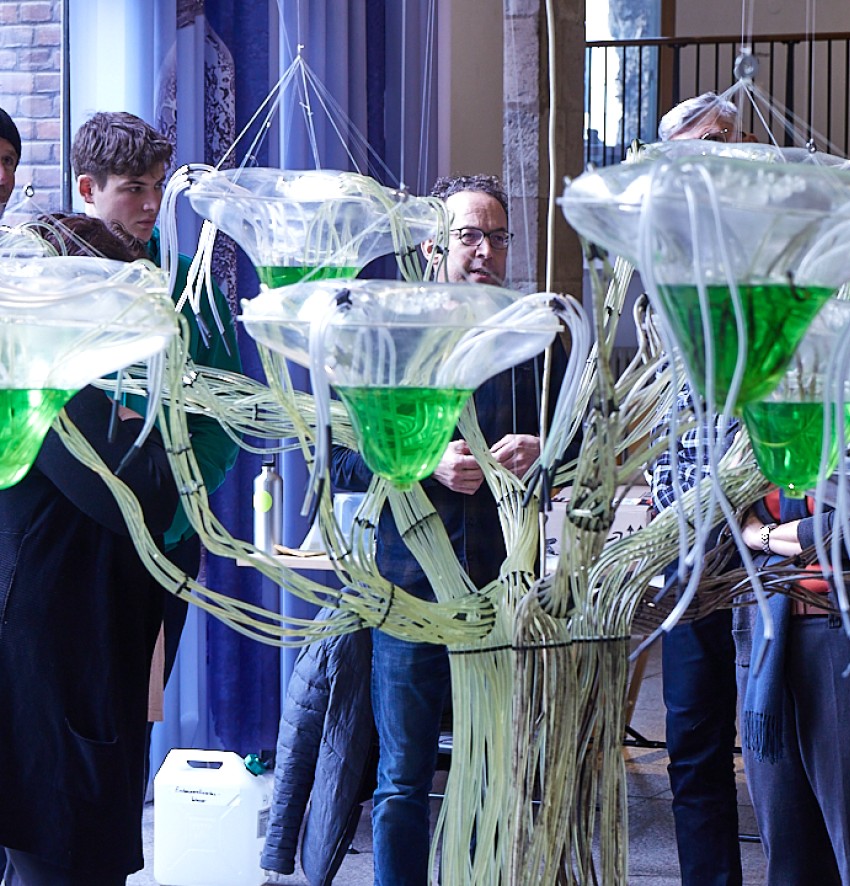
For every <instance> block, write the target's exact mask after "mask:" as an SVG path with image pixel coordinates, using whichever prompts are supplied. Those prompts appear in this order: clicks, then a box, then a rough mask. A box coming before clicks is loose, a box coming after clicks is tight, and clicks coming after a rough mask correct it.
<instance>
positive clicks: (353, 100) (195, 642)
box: [152, 0, 436, 772]
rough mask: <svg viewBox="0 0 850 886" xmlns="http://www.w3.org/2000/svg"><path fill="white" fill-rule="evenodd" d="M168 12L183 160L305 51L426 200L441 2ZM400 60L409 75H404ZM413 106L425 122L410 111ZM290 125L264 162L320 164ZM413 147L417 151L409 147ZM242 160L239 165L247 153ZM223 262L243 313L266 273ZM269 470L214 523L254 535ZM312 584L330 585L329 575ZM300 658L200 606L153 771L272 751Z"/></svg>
mask: <svg viewBox="0 0 850 886" xmlns="http://www.w3.org/2000/svg"><path fill="white" fill-rule="evenodd" d="M156 4H157V10H158V21H157V33H158V39H159V48H158V49H157V55H158V57H159V64H160V71H161V72H169V71H171V70H172V69H173V70H174V72H175V73H174V77H175V80H176V85H175V86H174V87H173V88H170V87H169V84H170V83H171V81H170V80H169V77H168V76H163V74H162V73H161V75H160V78H159V83H158V87H157V95H158V100H157V103H158V118H159V119H158V123H159V124H160V125H161V126H162V127H164V128H168V126H174V128H175V138H176V142H177V144H178V152H177V153H178V161H179V162H186V161H187V160H197V159H198V158H199V156H200V153H199V144H198V142H199V140H200V133H201V132H203V156H204V160H205V162H208V163H216V162H218V160H219V159H220V157H221V151H222V150H223V149H224V148H226V147H229V144H230V143H232V140H233V138H234V137H235V134H237V133H239V132H241V131H242V129H243V127H244V126H245V124H246V123H247V121H248V120H249V118H250V117H251V116H252V115H253V113H254V112H255V111H256V109H257V108H258V107H259V105H260V104H261V102H262V101H263V99H265V98H266V96H267V94H268V92H269V89H270V86H271V84H273V83H274V82H275V81H276V80H277V79H278V77H279V76H280V73H282V71H283V70H284V69H285V68H286V66H287V65H288V64H289V63H290V61H291V60H292V57H293V54H294V53H296V52H297V51H298V50H297V47H298V45H299V44H301V45H302V46H303V49H302V50H301V51H302V52H303V53H304V58H305V59H306V60H307V63H308V64H309V66H310V68H311V70H312V71H313V72H314V73H315V75H316V77H317V79H318V80H319V81H320V82H321V83H322V84H323V85H324V87H326V88H327V90H328V91H329V92H330V93H331V95H332V96H333V98H334V101H335V102H336V103H337V104H338V105H339V107H340V109H341V111H342V113H343V114H344V115H345V117H346V118H347V119H348V120H349V121H351V125H352V127H355V128H356V130H357V132H359V133H360V134H362V136H363V137H364V138H365V140H367V141H368V143H369V145H370V146H371V153H370V154H369V155H368V156H365V155H363V156H358V155H357V154H356V150H355V143H356V141H357V140H356V138H355V137H354V135H353V134H352V133H353V132H354V130H353V129H348V128H346V129H345V133H346V134H347V135H348V143H349V146H350V149H351V150H352V151H353V152H354V153H355V160H356V163H357V166H358V168H359V169H360V171H362V172H368V173H369V174H371V175H373V176H374V177H376V178H378V179H379V180H381V181H383V182H384V183H387V184H397V183H398V182H399V181H407V182H409V183H410V185H411V189H412V190H414V191H416V190H417V187H416V183H417V182H418V181H427V182H428V183H430V181H431V179H432V177H433V171H434V166H435V157H434V152H428V153H427V154H425V155H423V154H422V152H421V151H420V150H419V144H420V140H421V133H422V126H421V123H420V121H421V120H422V110H421V105H422V100H423V98H422V97H423V95H426V96H431V95H433V91H428V90H426V89H424V87H423V76H424V75H423V72H425V71H426V65H425V63H424V59H425V56H426V54H427V52H428V51H429V47H428V46H427V41H426V40H425V39H424V38H423V37H421V34H424V33H425V23H426V22H427V21H428V16H429V15H430V14H431V13H430V12H429V10H430V9H431V5H432V4H431V0H402V3H401V4H398V5H397V4H386V3H385V2H384V0H351V2H349V3H347V4H340V3H339V2H333V0H309V2H306V0H296V2H289V0H287V2H285V3H282V4H279V6H280V7H281V9H280V21H279V22H278V21H276V20H274V16H271V17H269V15H268V8H267V6H266V4H246V3H244V2H241V0H205V2H204V3H198V2H190V0H156ZM388 6H389V7H390V8H389V9H388V8H387V7H388ZM408 6H409V7H410V9H408V8H407V7H408ZM175 25H176V26H175ZM278 26H280V31H279V32H278V30H277V29H278ZM403 33H404V36H402V34H403ZM404 41H406V42H404ZM402 43H404V46H405V47H406V49H405V50H404V51H402V49H401V48H400V47H401V45H402ZM201 47H203V48H201ZM278 50H279V53H278ZM278 54H279V62H278V61H277V59H276V56H277V55H278ZM402 63H404V64H406V65H407V66H408V69H409V70H408V71H407V73H406V74H405V75H404V76H401V71H400V65H401V64H402ZM402 84H403V85H404V92H405V95H404V96H402V95H401V89H402ZM427 103H430V104H428V108H427V110H428V111H429V112H433V107H432V106H431V105H432V104H433V100H432V99H431V98H430V97H429V98H428V99H427V102H426V104H427ZM407 107H410V108H413V109H415V113H411V114H408V113H407V112H406V108H407ZM169 115H171V116H169ZM433 116H434V119H436V115H435V114H433ZM172 118H173V119H172ZM312 119H313V123H314V132H315V144H316V146H317V150H318V156H319V162H320V165H321V166H323V167H325V168H336V169H350V168H352V163H351V161H350V159H349V155H348V152H347V151H346V150H345V148H344V147H343V145H342V144H341V142H340V138H339V135H338V133H337V130H336V128H335V127H334V125H333V124H332V123H331V121H330V120H328V119H327V118H326V117H325V116H324V115H323V114H321V113H319V112H314V115H313V118H312ZM187 121H189V122H188V123H187ZM337 123H338V121H337ZM278 125H279V131H280V142H279V144H269V143H264V144H263V145H262V146H261V148H260V150H259V152H258V156H257V163H258V164H259V165H279V166H283V167H286V168H291V169H303V168H312V167H313V166H314V165H315V155H314V152H313V149H312V147H311V139H310V138H308V134H307V130H306V128H305V126H304V124H303V115H302V114H301V113H300V107H299V106H298V104H297V102H295V103H293V102H292V101H290V102H289V103H287V102H284V103H283V106H282V110H281V113H280V117H279V121H278ZM429 131H430V130H429ZM402 133H403V134H402ZM247 143H248V142H245V144H247ZM405 144H407V145H414V146H415V149H413V148H410V149H408V150H405V148H404V145H405ZM181 146H182V149H181ZM187 152H188V156H187ZM423 156H424V159H423ZM236 159H237V161H239V160H241V153H240V154H239V155H238V156H237V158H236ZM402 167H403V168H402ZM421 189H422V188H421V187H420V188H418V190H421ZM181 222H182V224H183V226H184V227H182V228H181V242H183V241H182V238H183V236H184V234H183V231H184V230H189V231H190V233H189V235H188V236H191V230H193V227H194V228H196V227H197V219H190V218H183V219H181ZM222 255H223V257H222V258H220V259H219V262H218V264H217V265H216V267H215V274H216V277H217V279H218V280H219V281H220V282H224V284H225V285H226V288H227V291H228V296H229V298H230V300H231V303H232V306H233V307H234V309H236V306H237V304H238V299H240V298H245V297H251V296H252V295H253V294H254V293H255V292H256V289H257V285H258V283H257V277H256V274H255V272H254V270H253V268H252V266H251V264H250V262H249V261H248V259H247V258H246V257H245V256H244V254H243V253H242V252H241V250H238V249H234V248H233V247H230V248H229V249H228V247H227V246H226V244H225V246H224V248H223V251H222ZM394 273H395V269H394V263H392V262H387V261H386V260H385V261H383V262H381V263H380V264H373V265H372V266H370V268H368V269H367V271H366V273H365V276H392V275H394ZM239 339H240V348H241V354H242V362H243V368H244V371H245V373H246V374H247V375H250V376H253V377H255V378H262V377H263V375H262V370H261V368H260V365H259V361H258V358H257V353H256V349H255V347H254V344H253V341H252V340H251V339H250V338H249V337H247V336H246V335H244V333H243V331H242V330H241V329H239ZM292 374H293V378H294V381H295V383H296V385H297V386H300V387H301V388H302V389H304V390H308V389H309V388H308V379H307V373H306V371H305V370H302V369H300V368H299V367H292ZM253 442H256V443H259V445H262V443H260V441H253ZM279 461H280V465H279V469H280V470H281V473H282V475H283V477H284V484H285V501H284V512H285V525H284V542H285V543H286V544H288V545H291V546H297V545H298V544H300V542H301V541H302V539H303V538H304V535H305V534H306V532H307V529H308V527H307V526H306V525H305V521H304V518H302V517H301V516H300V513H299V511H300V507H301V503H302V499H303V493H304V488H305V483H306V469H305V466H304V463H303V459H302V458H301V457H300V455H299V454H298V453H294V452H293V453H287V454H286V455H285V456H283V457H282V458H281V459H280V460H279ZM259 468H260V457H259V456H257V455H252V454H250V453H245V452H243V453H242V454H241V455H240V457H239V460H238V462H237V464H236V466H235V468H234V469H233V470H232V471H231V472H230V474H229V475H228V478H227V480H226V482H225V484H224V485H223V486H222V487H221V489H219V490H218V492H216V494H215V495H214V496H213V497H212V506H213V509H214V511H215V513H216V514H217V516H218V517H219V518H220V519H221V520H222V522H223V523H224V525H225V526H226V527H227V529H228V531H230V532H231V533H232V534H233V535H234V536H236V537H241V538H250V537H251V533H252V526H253V515H252V509H251V494H252V482H253V478H254V476H255V475H256V474H257V473H258V472H259ZM204 567H205V574H204V575H203V578H204V580H205V582H206V583H207V584H208V585H209V587H210V588H213V589H216V590H220V591H223V592H225V593H228V594H231V595H233V596H236V597H239V598H240V599H243V600H250V601H251V602H256V603H258V604H260V605H263V606H265V607H266V608H269V609H274V610H278V609H281V610H282V611H283V612H284V613H285V614H287V615H297V616H305V615H307V616H312V614H313V610H312V609H311V607H310V606H309V605H308V604H305V603H304V602H303V601H301V600H299V599H296V598H294V597H291V596H290V595H284V599H281V595H280V591H279V589H278V588H277V587H275V586H274V585H273V584H271V583H270V582H268V581H267V580H265V579H263V578H262V577H261V576H259V575H258V574H257V573H255V572H254V571H253V570H250V569H245V568H240V567H237V566H236V565H235V564H234V563H232V562H231V561H226V560H222V559H220V558H218V557H214V556H208V557H206V558H205V564H204ZM310 577H312V578H314V579H316V580H322V575H321V574H318V573H313V574H312V575H311V576H310ZM332 580H334V579H332ZM190 609H191V608H190ZM294 655H295V652H294V651H291V650H290V651H286V652H284V653H283V654H282V655H281V653H280V652H279V650H277V649H274V648H271V647H268V646H265V645H263V644H260V643H257V642H256V641H253V640H250V639H247V638H245V637H242V636H241V635H239V634H237V633H236V632H235V631H233V630H231V629H230V628H229V627H226V626H225V625H223V624H221V623H219V622H218V621H217V620H215V619H213V618H208V617H207V616H205V615H204V614H203V613H199V612H197V611H196V610H191V611H190V616H189V620H188V622H187V625H186V629H185V631H184V635H183V639H182V641H181V648H180V654H179V656H178V663H177V666H176V668H175V672H174V674H173V675H172V679H171V680H170V682H169V685H168V688H167V690H166V700H165V703H166V721H165V723H163V724H159V725H158V726H157V727H156V729H155V731H154V749H153V760H152V763H153V767H152V769H153V771H154V772H155V771H156V767H157V765H158V763H159V762H160V761H161V760H162V759H163V758H164V756H165V753H167V751H168V749H169V748H170V747H175V746H201V747H210V748H226V749H228V750H234V751H236V752H238V753H240V754H247V753H252V752H261V751H263V750H266V749H271V748H273V747H274V746H275V741H276V735H277V725H278V718H279V714H280V703H281V697H282V691H283V690H284V687H285V685H286V681H287V679H288V674H289V671H290V669H291V665H292V662H293V660H294Z"/></svg>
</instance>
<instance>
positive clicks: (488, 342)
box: [241, 280, 559, 488]
mask: <svg viewBox="0 0 850 886" xmlns="http://www.w3.org/2000/svg"><path fill="white" fill-rule="evenodd" d="M550 301H551V299H550V297H549V296H548V295H545V294H539V295H533V296H524V297H522V296H518V295H517V294H516V293H514V292H510V291H509V290H506V289H500V288H498V287H494V286H477V285H473V284H468V283H460V284H451V283H445V284H438V283H433V284H422V283H403V282H396V281H380V280H373V281H359V280H355V281H350V285H346V286H342V285H341V284H340V281H336V282H332V281H319V282H316V283H303V284H298V285H296V286H293V287H289V288H288V289H287V290H286V292H285V293H283V292H278V291H274V290H269V291H266V292H263V293H261V294H260V295H259V296H258V297H257V298H255V299H253V300H251V301H250V302H247V301H246V302H243V313H242V317H241V320H242V322H243V323H244V324H245V328H246V329H247V331H248V332H249V334H250V335H251V336H252V337H253V338H255V339H256V340H257V341H259V342H262V343H263V344H265V345H267V346H268V347H270V348H272V349H274V350H276V351H279V352H280V353H282V354H284V355H285V356H286V357H288V358H289V359H291V360H294V361H295V362H297V363H301V364H303V365H310V362H311V359H315V358H316V356H317V355H316V342H317V334H316V331H317V329H320V330H321V333H320V337H319V340H320V347H321V350H322V355H321V356H322V363H323V367H324V370H325V372H326V373H327V377H328V380H329V381H330V383H331V384H332V385H333V386H334V388H335V389H336V390H337V392H338V393H339V395H340V397H341V399H342V401H343V402H344V403H345V405H346V408H347V409H348V413H349V415H350V417H351V421H352V424H353V426H354V429H355V432H356V433H357V436H358V440H359V443H360V448H361V452H362V454H363V457H364V459H365V460H366V463H367V464H368V465H369V467H370V468H371V469H372V470H373V471H374V472H375V473H377V474H380V475H381V476H383V477H386V478H387V479H389V480H391V481H392V482H393V483H394V484H396V485H397V486H399V487H400V488H405V487H407V486H409V485H410V484H411V483H413V482H414V481H415V480H421V479H422V478H424V477H426V476H428V475H429V474H430V473H431V472H432V471H433V470H434V468H435V467H436V465H437V463H438V462H439V460H440V458H441V457H442V455H443V453H444V452H445V449H446V446H447V445H448V443H449V441H450V440H451V437H452V433H453V431H454V428H455V425H456V424H457V420H458V417H459V415H460V412H461V410H462V409H463V406H464V404H465V403H466V401H467V399H468V398H469V396H470V394H471V393H472V392H473V391H474V390H475V388H477V387H478V386H479V385H480V384H481V383H482V382H483V381H485V380H486V379H487V378H489V377H490V376H493V375H495V374H497V373H498V372H501V371H502V370H503V369H507V368H509V367H511V366H516V365H518V364H519V363H522V362H523V361H525V360H528V359H530V358H531V357H533V356H534V355H536V354H538V353H539V352H540V351H542V350H543V349H544V348H545V347H546V346H547V345H548V344H549V343H550V342H551V341H552V339H553V338H554V336H555V334H556V332H557V331H558V328H559V324H558V320H557V318H556V316H555V315H554V313H553V310H552V308H551V306H550ZM311 332H312V334H313V339H312V345H313V346H312V347H311Z"/></svg>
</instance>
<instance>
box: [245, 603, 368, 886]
mask: <svg viewBox="0 0 850 886" xmlns="http://www.w3.org/2000/svg"><path fill="white" fill-rule="evenodd" d="M331 616H332V610H326V609H323V610H321V611H320V612H319V614H318V615H317V616H316V618H317V619H318V620H325V619H328V618H330V617H331ZM371 658H372V638H371V634H370V632H369V631H368V630H361V631H355V632H353V633H348V634H342V635H339V636H333V635H329V636H327V637H323V638H321V639H319V640H317V641H316V642H314V643H311V644H310V645H309V646H305V647H304V649H302V650H301V652H300V654H299V655H298V658H297V660H296V662H295V668H294V670H293V673H292V676H291V677H290V680H289V685H288V687H287V692H286V701H285V703H284V706H283V713H282V715H281V719H280V731H279V733H278V743H277V756H276V759H275V774H274V775H275V778H274V793H273V795H272V809H271V815H270V817H269V826H268V831H267V832H266V842H265V846H264V847H263V853H262V856H261V857H260V866H261V867H262V868H264V869H265V870H267V871H276V872H278V873H281V874H291V873H293V871H294V870H295V854H296V849H297V847H298V836H299V833H301V829H302V824H303V825H304V828H303V837H302V839H301V868H302V870H303V871H304V874H305V876H306V877H307V880H308V881H309V883H310V884H311V886H327V884H329V883H331V881H332V880H333V878H334V876H335V874H336V872H337V871H338V870H339V866H340V865H341V864H342V861H343V858H344V857H345V853H346V852H347V851H348V847H349V845H350V844H351V841H352V839H353V837H354V832H355V831H356V829H357V824H358V822H359V820H360V814H361V812H362V806H361V803H362V801H363V800H364V799H366V798H367V791H368V793H371V788H372V787H373V786H374V768H375V765H374V764H375V759H374V756H373V753H372V749H373V746H374V745H375V743H376V741H375V738H374V736H375V726H374V721H373V719H372V704H371V701H370V697H369V677H370V674H371Z"/></svg>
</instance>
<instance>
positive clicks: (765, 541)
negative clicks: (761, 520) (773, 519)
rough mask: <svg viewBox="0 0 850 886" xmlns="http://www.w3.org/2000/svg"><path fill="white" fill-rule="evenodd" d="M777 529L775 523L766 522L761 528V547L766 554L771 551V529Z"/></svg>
mask: <svg viewBox="0 0 850 886" xmlns="http://www.w3.org/2000/svg"><path fill="white" fill-rule="evenodd" d="M772 529H776V524H775V523H765V525H764V526H762V528H761V549H762V552H763V553H765V554H769V553H770V531H771V530H772Z"/></svg>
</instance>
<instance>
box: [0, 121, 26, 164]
mask: <svg viewBox="0 0 850 886" xmlns="http://www.w3.org/2000/svg"><path fill="white" fill-rule="evenodd" d="M0 138H5V139H6V141H7V142H9V144H10V145H11V146H12V147H13V148H14V149H15V150H16V151H17V153H18V160H20V159H21V134H20V132H18V127H17V126H15V122H14V120H12V118H11V117H10V116H9V115H8V114H7V113H6V112H5V111H4V110H3V108H0Z"/></svg>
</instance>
